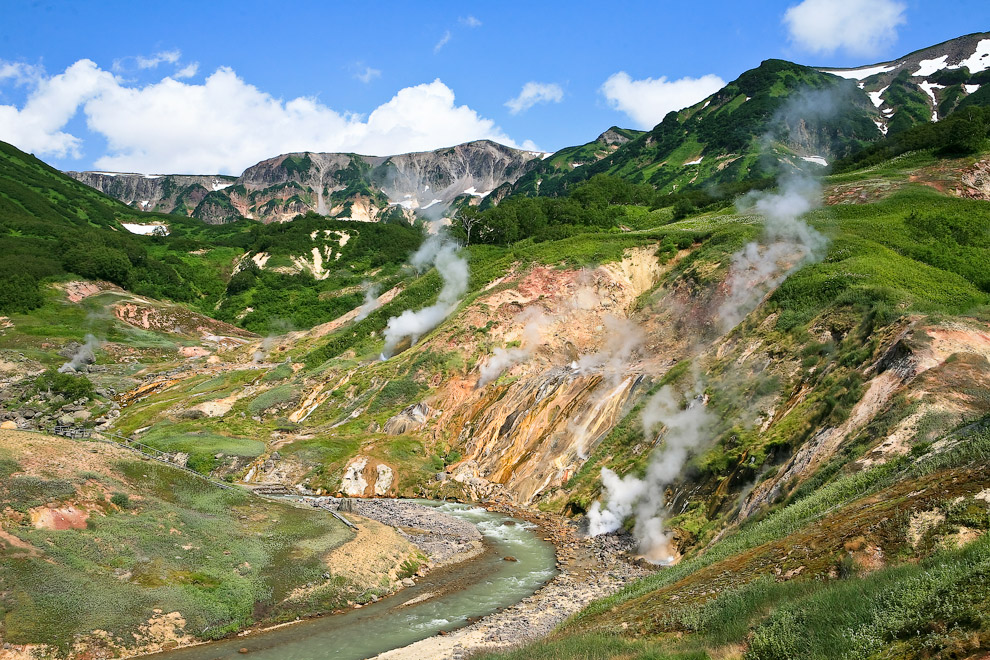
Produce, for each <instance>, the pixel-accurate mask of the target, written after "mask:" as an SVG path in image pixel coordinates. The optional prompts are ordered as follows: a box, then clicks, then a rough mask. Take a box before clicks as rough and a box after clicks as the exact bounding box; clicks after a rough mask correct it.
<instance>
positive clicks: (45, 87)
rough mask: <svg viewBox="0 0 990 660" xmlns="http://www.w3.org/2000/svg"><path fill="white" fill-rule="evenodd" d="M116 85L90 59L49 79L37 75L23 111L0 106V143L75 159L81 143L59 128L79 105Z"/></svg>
mask: <svg viewBox="0 0 990 660" xmlns="http://www.w3.org/2000/svg"><path fill="white" fill-rule="evenodd" d="M22 73H23V71H22ZM7 77H11V76H7ZM116 86H117V81H116V79H115V78H114V76H113V74H111V73H108V72H107V71H103V70H102V69H100V68H99V67H97V66H96V64H95V63H94V62H92V61H90V60H79V61H78V62H76V63H75V64H73V65H72V66H70V67H69V68H67V69H66V70H65V71H64V72H63V73H60V74H58V75H56V76H51V77H50V78H45V77H44V76H43V74H39V78H38V79H37V80H36V81H35V87H34V89H33V90H32V91H31V93H30V94H29V95H28V98H27V101H26V102H25V103H24V107H23V108H21V109H18V108H17V107H16V106H13V105H0V140H4V141H7V142H11V143H12V144H14V145H15V146H17V147H18V148H20V149H24V150H25V151H31V152H34V153H37V154H42V155H51V156H55V157H58V158H64V157H66V156H72V157H74V158H79V157H80V156H81V155H82V152H81V146H82V141H81V140H80V139H79V138H77V137H76V136H74V135H70V134H69V133H65V132H63V131H62V128H63V127H64V126H65V125H66V124H67V123H68V121H69V120H70V119H72V117H73V116H74V115H75V114H76V111H77V110H78V108H79V106H80V105H81V104H83V103H86V102H88V101H90V100H92V99H93V98H95V97H97V96H98V95H100V94H102V93H104V92H105V91H107V90H109V89H112V88H114V87H116Z"/></svg>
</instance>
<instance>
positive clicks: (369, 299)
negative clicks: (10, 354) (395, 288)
mask: <svg viewBox="0 0 990 660" xmlns="http://www.w3.org/2000/svg"><path fill="white" fill-rule="evenodd" d="M378 288H379V287H378V285H377V284H372V283H371V282H365V283H364V302H363V303H361V306H360V307H358V313H357V316H355V317H354V320H355V321H363V320H364V319H366V318H368V315H369V314H371V313H372V312H373V311H375V310H376V309H378V307H379V304H378Z"/></svg>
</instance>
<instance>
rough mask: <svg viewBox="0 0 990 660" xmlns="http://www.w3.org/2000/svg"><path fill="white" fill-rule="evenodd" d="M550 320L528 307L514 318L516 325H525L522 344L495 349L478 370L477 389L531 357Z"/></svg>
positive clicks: (540, 341) (538, 311) (541, 340)
mask: <svg viewBox="0 0 990 660" xmlns="http://www.w3.org/2000/svg"><path fill="white" fill-rule="evenodd" d="M550 321H551V319H550V318H548V317H547V316H546V315H544V314H543V312H541V311H540V310H538V309H536V308H535V307H530V308H529V309H527V310H525V311H524V312H522V313H521V314H519V316H517V317H516V322H517V323H525V324H526V325H525V326H524V327H523V332H522V343H521V345H520V346H518V347H516V348H501V347H500V348H496V349H495V350H494V351H492V356H491V357H490V358H488V362H486V363H485V364H483V365H481V367H480V368H479V369H478V371H479V373H480V376H479V378H478V387H484V386H485V385H487V384H488V383H490V382H492V381H493V380H495V379H496V378H498V377H499V376H501V375H502V373H503V372H505V370H506V369H509V368H510V367H513V366H515V365H517V364H519V363H520V362H524V361H526V360H528V359H529V358H530V356H532V355H533V351H535V350H536V347H537V346H539V345H540V344H541V343H542V342H543V329H544V328H545V327H546V326H547V325H548V324H549V323H550Z"/></svg>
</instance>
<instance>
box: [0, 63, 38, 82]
mask: <svg viewBox="0 0 990 660" xmlns="http://www.w3.org/2000/svg"><path fill="white" fill-rule="evenodd" d="M44 73H45V71H44V69H42V68H41V67H40V66H34V65H33V64H25V63H24V62H2V61H0V82H3V81H5V80H12V81H14V84H15V85H32V84H37V83H38V81H39V80H41V78H42V76H43V75H44Z"/></svg>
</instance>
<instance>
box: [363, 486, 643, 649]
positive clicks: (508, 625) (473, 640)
mask: <svg viewBox="0 0 990 660" xmlns="http://www.w3.org/2000/svg"><path fill="white" fill-rule="evenodd" d="M493 508H495V509H497V510H500V511H503V512H505V513H510V514H512V515H514V516H516V517H517V518H521V519H524V520H527V521H529V522H530V523H531V524H534V525H536V526H537V529H538V531H539V533H540V535H541V536H542V537H543V539H544V540H545V541H547V542H551V543H553V545H554V547H555V548H556V553H557V569H558V573H557V575H556V576H555V577H554V578H553V579H552V580H550V581H549V582H547V583H546V584H545V585H544V586H543V587H541V588H540V589H539V590H538V591H537V592H536V593H534V594H533V595H531V596H528V597H526V598H523V599H522V600H520V601H519V602H518V603H516V604H514V605H512V606H510V607H507V608H505V609H502V610H499V611H497V612H494V613H492V614H490V615H488V616H485V617H483V618H482V619H480V620H479V621H477V622H475V623H473V624H471V625H470V626H467V627H464V628H460V629H458V630H455V631H453V632H451V633H444V634H439V635H435V636H433V637H429V638H427V639H424V640H421V641H419V642H416V643H414V644H410V645H409V646H406V647H403V648H397V649H393V650H391V651H387V652H385V653H382V654H380V655H378V656H376V658H378V659H379V660H425V659H427V658H429V659H437V660H460V659H461V658H466V657H469V656H471V655H473V654H475V653H478V652H481V651H486V650H504V649H507V648H512V647H517V646H521V645H523V644H526V643H529V642H533V641H536V640H538V639H541V638H543V637H545V636H547V635H548V634H549V633H550V632H551V631H552V630H553V629H554V628H555V627H556V626H557V625H559V624H560V623H562V622H563V621H564V620H565V619H566V618H567V617H569V616H571V615H572V614H574V613H576V612H578V611H579V610H581V609H583V608H584V607H585V606H586V605H588V604H589V603H590V602H591V601H593V600H596V599H599V598H603V597H605V596H608V595H610V594H613V593H615V592H617V591H618V590H619V589H621V588H622V587H623V586H625V585H626V584H628V583H629V582H631V581H633V580H635V579H638V578H640V577H643V576H645V575H648V574H649V573H651V572H653V571H654V570H656V569H654V568H648V567H644V566H643V565H640V564H636V563H633V562H631V561H629V558H630V557H632V556H633V552H632V550H633V547H634V541H633V539H632V537H630V536H629V535H606V536H599V537H595V538H587V537H585V536H584V535H583V534H582V533H581V532H580V530H579V529H578V527H577V526H576V525H575V524H573V523H572V522H570V521H566V520H563V519H561V518H559V517H557V516H553V515H549V514H543V513H536V512H532V511H530V510H526V509H522V510H520V509H517V508H514V507H510V506H499V507H493Z"/></svg>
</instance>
